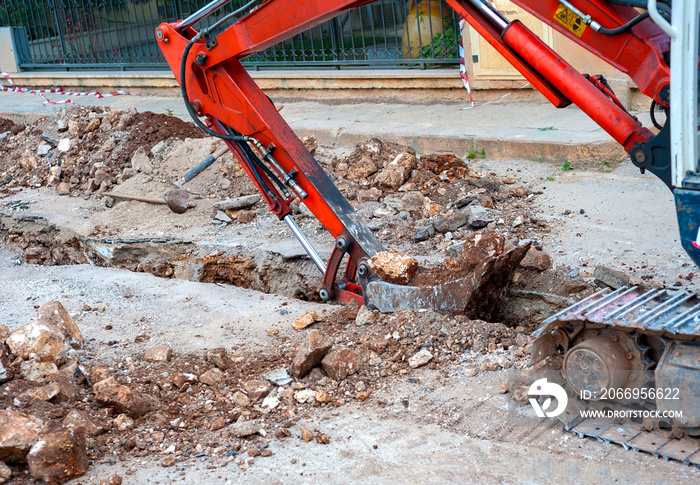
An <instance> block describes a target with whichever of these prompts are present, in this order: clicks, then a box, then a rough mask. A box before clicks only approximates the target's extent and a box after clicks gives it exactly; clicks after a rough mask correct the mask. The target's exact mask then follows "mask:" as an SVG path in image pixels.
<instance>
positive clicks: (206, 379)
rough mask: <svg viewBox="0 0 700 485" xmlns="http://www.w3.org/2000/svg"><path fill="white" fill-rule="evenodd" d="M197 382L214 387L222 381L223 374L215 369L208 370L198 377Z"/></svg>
mask: <svg viewBox="0 0 700 485" xmlns="http://www.w3.org/2000/svg"><path fill="white" fill-rule="evenodd" d="M199 381H200V382H201V383H203V384H206V385H208V386H216V385H219V384H221V383H222V382H223V381H224V373H223V372H221V371H220V370H219V369H217V368H214V369H209V370H208V371H206V372H205V373H204V374H202V375H201V376H199Z"/></svg>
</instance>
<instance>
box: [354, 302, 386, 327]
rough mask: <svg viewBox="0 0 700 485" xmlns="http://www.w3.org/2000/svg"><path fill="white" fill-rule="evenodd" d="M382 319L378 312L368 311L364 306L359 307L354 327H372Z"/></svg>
mask: <svg viewBox="0 0 700 485" xmlns="http://www.w3.org/2000/svg"><path fill="white" fill-rule="evenodd" d="M381 318H382V314H381V313H379V311H378V310H370V309H369V308H367V307H366V306H365V305H362V306H361V307H360V310H359V311H358V312H357V317H356V318H355V325H360V326H362V325H374V324H375V323H379V321H380V320H381Z"/></svg>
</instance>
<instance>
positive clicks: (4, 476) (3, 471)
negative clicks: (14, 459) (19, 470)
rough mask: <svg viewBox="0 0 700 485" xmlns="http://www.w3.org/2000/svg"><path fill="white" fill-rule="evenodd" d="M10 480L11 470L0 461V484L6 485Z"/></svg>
mask: <svg viewBox="0 0 700 485" xmlns="http://www.w3.org/2000/svg"><path fill="white" fill-rule="evenodd" d="M10 478H12V469H11V468H10V467H9V466H7V465H6V464H5V463H3V462H1V461H0V484H3V483H7V482H9V481H10Z"/></svg>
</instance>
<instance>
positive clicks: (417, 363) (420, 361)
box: [408, 349, 433, 369]
mask: <svg viewBox="0 0 700 485" xmlns="http://www.w3.org/2000/svg"><path fill="white" fill-rule="evenodd" d="M432 358H433V354H431V353H430V352H429V351H428V350H426V349H423V350H421V351H419V352H417V353H415V354H413V355H412V356H411V357H410V358H409V359H408V365H409V366H411V368H413V369H416V368H418V367H421V366H424V365H425V364H427V363H428V362H430V361H431V360H432Z"/></svg>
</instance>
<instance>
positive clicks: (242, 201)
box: [214, 194, 261, 211]
mask: <svg viewBox="0 0 700 485" xmlns="http://www.w3.org/2000/svg"><path fill="white" fill-rule="evenodd" d="M260 199H261V197H260V195H258V194H253V195H244V196H242V197H236V198H233V199H226V200H222V201H221V202H217V203H216V204H214V207H216V208H217V209H219V210H222V211H228V210H238V209H245V208H247V207H250V206H253V205H255V204H257V203H258V202H259V201H260Z"/></svg>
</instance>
